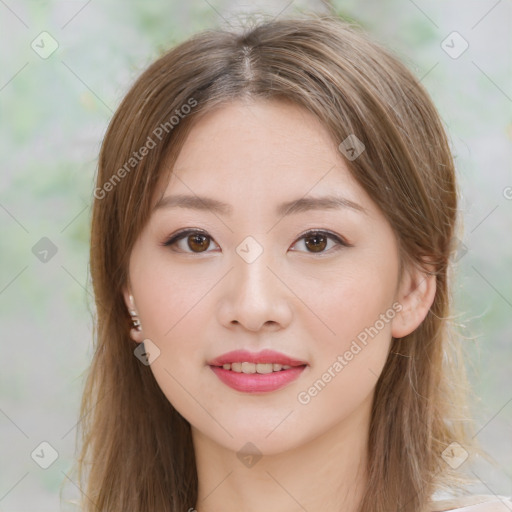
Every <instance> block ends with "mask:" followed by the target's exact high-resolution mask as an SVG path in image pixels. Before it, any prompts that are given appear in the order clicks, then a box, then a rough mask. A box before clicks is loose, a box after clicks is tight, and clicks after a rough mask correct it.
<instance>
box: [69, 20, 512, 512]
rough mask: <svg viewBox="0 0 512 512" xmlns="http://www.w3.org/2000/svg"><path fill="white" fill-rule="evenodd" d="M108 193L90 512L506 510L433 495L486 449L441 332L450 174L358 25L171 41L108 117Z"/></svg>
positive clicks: (399, 74)
mask: <svg viewBox="0 0 512 512" xmlns="http://www.w3.org/2000/svg"><path fill="white" fill-rule="evenodd" d="M94 196H95V201H94V207H93V216H92V231H91V255H90V256H91V275H92V282H93V286H94V294H95V300H96V306H97V319H96V322H97V323H96V342H97V345H96V352H95V354H94V358H93V361H92V365H91V368H90V371H89V375H88V380H87V383H86V389H85V391H84V395H83V402H82V417H83V421H82V423H81V429H82V436H83V439H82V441H83V445H82V452H81V455H80V458H79V475H80V480H81V481H82V489H83V492H84V494H85V496H86V498H84V501H83V509H84V510H86V511H89V510H91V511H92V510H102V511H103V510H105V511H107V510H108V511H109V512H113V511H121V510H122V511H128V510H133V511H138V512H146V511H147V512H149V511H155V510H159V511H173V512H176V511H185V510H188V511H190V512H191V511H193V510H197V511H198V512H212V511H217V510H223V511H224V512H229V511H231V510H235V509H236V510H245V511H251V512H252V511H259V510H265V511H267V512H268V511H270V512H273V511H276V512H277V511H282V510H293V511H295V510H297V511H299V510H308V511H313V510H320V509H321V510H330V511H335V510H343V511H344V512H356V511H358V512H370V511H371V512H391V511H397V512H398V511H412V510H414V511H430V512H432V511H441V510H464V512H473V511H477V510H478V511H494V510H509V509H510V508H511V505H512V502H510V501H507V498H505V497H494V496H483V497H480V496H476V497H466V498H457V499H455V500H452V501H438V500H437V499H436V497H438V494H437V493H438V492H442V491H453V492H454V493H460V490H463V488H464V487H463V486H464V484H465V483H466V482H467V480H466V479H465V478H464V476H465V475H464V474H463V471H464V470H465V468H466V467H468V465H469V463H470V462H471V460H472V458H473V456H474V454H476V453H479V452H481V450H480V449H479V448H478V447H477V446H476V444H475V441H474V439H473V435H474V430H473V429H472V426H471V424H469V423H468V421H467V416H468V412H467V405H466V403H465V382H466V381H465V374H464V367H463V361H462V360H461V352H460V347H459V346H458V343H459V342H458V340H457V338H456V337H455V336H454V335H453V334H452V328H451V325H450V322H449V316H450V301H451V289H450V263H451V261H452V255H453V253H454V251H455V250H456V246H455V245H456V244H455V243H454V240H455V239H456V238H455V235H456V227H457V185H456V181H455V174H454V164H453V160H452V156H451V154H450V150H449V146H448V143H447V139H446V135H445V132H444V130H443V127H442V124H441V122H440V119H439V116H438V114H437V112H436V110H435V108H434V106H433V105H432V102H431V100H430V99H429V96H428V94H427V93H426V91H425V90H424V88H423V87H422V86H421V85H420V84H419V83H418V82H417V81H416V80H415V78H414V76H413V75H412V74H411V73H410V72H409V71H408V70H407V69H406V68H405V67H404V66H403V65H402V64H401V63H400V62H399V61H398V60H397V59H396V58H395V57H394V56H393V55H391V54H390V53H389V52H388V51H386V50H384V49H383V48H381V47H380V46H379V45H377V44H376V43H374V42H372V41H371V40H370V39H369V38H368V37H367V36H366V35H364V34H363V33H361V32H360V31H359V30H358V29H357V27H354V26H351V25H349V24H347V23H345V22H342V21H340V20H339V19H336V18H333V17H327V16H322V17H320V16H313V15H309V16H303V17H301V18H293V19H279V20H276V21H270V22H261V23H259V24H258V25H257V26H255V27H253V28H251V29H250V30H247V31H246V32H245V33H243V34H238V33H232V32H227V31H221V30H211V31H206V32H203V33H201V34H198V35H196V36H194V37H192V38H191V39H189V40H188V41H186V42H184V43H182V44H180V45H179V46H177V47H176V48H174V49H172V50H171V51H169V52H168V53H167V54H165V55H163V56H162V57H161V58H159V59H158V60H157V61H156V62H155V63H153V64H152V65H151V66H150V67H149V68H148V69H147V70H146V71H145V72H144V73H143V74H142V75H141V77H140V78H139V79H138V80H137V82H136V83H135V84H134V85H133V87H132V88H131V89H130V91H129V92H128V94H127V95H126V97H125V98H124V100H123V101H122V103H121V105H120V106H119V108H118V110H117V112H116V114H115V115H114V117H113V119H112V121H111V123H110V126H109V128H108V131H107V133H106V136H105V139H104V141H103V145H102V149H101V153H100V160H99V170H98V177H97V185H96V189H95V191H94ZM129 321H131V329H130V327H129ZM84 477H86V478H85V479H86V482H83V480H84ZM471 503H477V505H471ZM478 503H479V504H478ZM500 507H501V508H500ZM504 507H507V508H504Z"/></svg>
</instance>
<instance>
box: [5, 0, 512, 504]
mask: <svg viewBox="0 0 512 512" xmlns="http://www.w3.org/2000/svg"><path fill="white" fill-rule="evenodd" d="M308 10H312V11H316V12H328V11H333V12H337V13H339V14H340V15H341V16H343V17H346V18H349V19H351V20H354V21H356V22H358V23H360V24H361V25H362V26H363V27H365V28H366V29H368V30H369V31H370V33H371V34H372V35H373V37H374V38H375V39H377V40H379V41H380V42H382V43H383V44H384V45H385V46H387V47H388V48H390V49H391V50H393V51H394V52H395V53H396V54H397V55H398V56H399V57H400V58H401V59H402V60H403V61H404V62H405V63H406V64H407V65H408V66H409V67H410V68H411V69H412V70H413V72H414V73H415V75H416V76H417V77H418V79H420V80H421V81H422V83H423V84H424V85H425V87H426V88H427V89H428V91H429V92H430V94H431V96H432V98H433V100H434V102H435V104H436V106H437V107H438V109H439V112H440V114H441V116H442V118H443V120H444V122H445V125H446V128H447V130H448V133H449V136H450V140H451V144H452V148H453V152H454V155H455V158H456V163H457V169H458V174H459V179H460V187H461V212H462V214H463V216H464V225H465V231H464V233H463V234H462V235H461V236H460V238H461V245H460V251H459V260H458V263H457V286H456V290H455V293H456V308H457V312H456V315H457V316H456V319H457V321H458V322H460V324H462V325H463V326H464V327H463V332H464V334H465V336H466V337H467V340H466V341H465V344H466V345H467V347H468V352H469V353H470V354H471V361H472V366H471V368H470V380H471V383H472V385H473V390H474V396H475V397H476V399H477V400H478V407H477V410H476V411H475V421H476V424H477V426H478V428H479V432H478V438H479V440H480V442H481V443H482V445H483V447H484V448H485V449H486V450H487V451H488V452H489V453H490V455H491V456H492V457H493V458H494V459H495V461H496V465H494V466H493V465H491V464H489V463H487V462H485V461H481V462H480V463H479V464H477V465H476V466H475V467H474V468H473V469H472V471H473V474H474V476H475V478H477V479H478V481H479V484H478V485H477V486H476V487H475V492H482V493H485V494H491V493H497V494H506V495H512V385H511V372H510V365H511V363H512V320H511V319H512V272H511V269H512V237H511V234H512V166H511V162H512V150H511V140H512V79H511V77H512V39H511V35H510V34H511V33H512V30H511V29H512V6H511V4H510V3H507V2H501V1H499V0H498V1H495V0H491V1H487V0H485V1H483V0H482V1H468V0H454V1H451V2H445V1H439V0H438V1H430V2H426V1H423V2H420V1H419V0H418V1H412V0H389V1H387V2H378V1H359V2H356V1H355V0H349V1H333V2H325V1H324V2H321V1H316V2H315V1H309V2H308V1H299V0H297V1H295V2H293V1H292V2H290V0H286V1H273V2H228V1H224V0H215V1H213V0H212V1H206V0H193V1H190V2H178V1H169V0H167V1H164V0H152V1H148V2H143V1H134V2H130V3H128V2H121V1H120V0H110V1H108V2H107V1H104V2H100V1H98V0H88V1H87V0H80V1H78V0H67V1H38V0H24V1H14V0H5V1H3V0H1V1H0V43H1V45H2V53H1V63H2V65H1V66H0V151H1V153H0V154H1V158H2V170H1V172H0V176H1V179H0V223H1V226H2V236H1V237H0V254H1V258H2V259H1V265H0V318H1V325H2V332H3V340H2V347H3V353H4V357H2V358H1V360H0V439H1V442H0V461H1V463H0V511H8V512H21V511H32V510H38V511H39V512H46V511H50V510H51V511H55V510H57V509H59V510H60V509H63V510H68V509H69V510H72V509H73V508H72V507H71V506H70V505H67V504H62V505H61V504H60V503H59V488H60V485H61V483H62V482H63V481H65V482H66V484H67V485H66V488H67V490H66V491H65V493H64V498H65V499H76V498H77V497H78V495H79V490H78V488H77V487H76V485H75V483H74V482H73V481H71V480H68V475H69V471H70V469H71V465H72V463H73V459H74V456H75V453H74V450H75V445H74V441H75V433H76V424H77V422H78V421H79V418H78V405H79V400H80V395H81V391H82V385H83V372H84V371H85V370H86V369H87V365H88V362H89V360H90V357H91V354H92V322H91V314H90V312H91V310H92V309H93V305H92V295H91V286H90V282H89V270H88V250H89V247H88V243H89V233H88V229H89V219H90V206H91V202H92V192H93V189H94V177H95V172H96V165H97V155H98V151H99V147H100V143H101V140H102V137H103V135H104V132H105V130H106V127H107V124H108V122H109V119H110V118H111V116H112V114H113V112H114V111H115V109H116V108H117V106H118V104H119V102H120V100H121V98H122V97H123V95H124V94H125V93H126V92H127V90H128V88H129V86H130V85H131V84H132V83H133V81H134V79H135V78H136V77H137V76H138V75H139V74H140V72H141V71H142V70H143V69H144V68H145V67H146V66H147V65H149V64H150V62H152V61H153V60H154V59H155V58H156V57H158V56H159V55H160V53H161V52H163V51H164V50H166V49H168V48H169V47H171V46H173V45H174V44H176V43H178V42H180V41H182V40H184V39H185V38H187V37H188V36H189V35H192V34H193V33H195V32H197V31H199V30H202V29H205V28H210V27H217V26H225V25H227V23H228V22H230V23H236V20H237V19H240V16H241V15H242V14H243V13H258V14H260V15H262V14H263V15H266V16H267V17H269V16H271V17H275V16H289V15H292V14H294V13H296V12H304V11H308ZM454 31H455V32H457V33H458V35H453V32H454ZM454 38H455V39H454ZM443 41H444V42H443ZM466 45H468V47H467V49H465V51H463V52H462V50H463V49H464V48H465V46H466ZM458 53H460V55H458ZM42 442H47V443H49V445H50V446H48V445H41V443H42ZM52 450H55V453H54V452H53V451H52ZM43 453H44V457H43V455H42V454H43ZM38 454H39V456H38ZM52 456H53V458H54V457H57V458H56V460H55V461H54V462H53V463H52V464H51V465H50V466H49V467H48V468H47V469H44V468H42V467H41V464H43V465H44V464H47V463H49V462H50V461H51V459H52ZM73 510H74V509H73Z"/></svg>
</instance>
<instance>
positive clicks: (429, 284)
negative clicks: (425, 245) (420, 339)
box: [391, 266, 436, 338]
mask: <svg viewBox="0 0 512 512" xmlns="http://www.w3.org/2000/svg"><path fill="white" fill-rule="evenodd" d="M433 271H434V268H433V267H432V266H430V267H429V268H428V273H427V272H425V271H424V270H422V269H420V268H418V267H414V268H408V269H406V270H404V274H403V276H402V279H401V282H400V284H399V286H398V291H397V295H396V300H397V301H398V302H399V304H400V305H401V306H402V309H401V310H400V311H399V312H398V313H397V315H395V317H394V318H393V321H392V322H391V324H392V325H391V335H392V336H393V337H394V338H403V337H404V336H407V335H408V334H410V333H411V332H413V331H414V330H415V329H416V328H417V327H418V326H419V325H420V324H421V322H423V320H424V319H425V317H426V316H427V313H428V311H429V309H430V307H431V306H432V303H433V302H434V297H435V295H436V276H435V274H434V272H433Z"/></svg>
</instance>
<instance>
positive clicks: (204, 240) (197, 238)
mask: <svg viewBox="0 0 512 512" xmlns="http://www.w3.org/2000/svg"><path fill="white" fill-rule="evenodd" d="M187 242H188V246H189V247H190V248H191V249H192V250H193V251H194V252H203V251H205V250H206V249H208V247H209V245H210V241H209V239H208V237H207V236H206V235H201V234H197V233H194V234H192V235H189V236H188V237H187ZM195 247H196V248H197V249H198V250H197V251H196V250H195V249H194V248H195Z"/></svg>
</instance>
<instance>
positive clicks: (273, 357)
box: [208, 349, 308, 375]
mask: <svg viewBox="0 0 512 512" xmlns="http://www.w3.org/2000/svg"><path fill="white" fill-rule="evenodd" d="M243 362H247V363H277V364H281V365H288V366H304V365H306V366H308V363H307V362H306V361H300V360H298V359H294V358H292V357H289V356H287V355H286V354H282V353H281V352H276V351H275V350H268V349H267V350H262V351H260V352H249V351H248V350H233V351H232V352H227V353H225V354H222V355H221V356H219V357H216V358H215V359H212V360H211V361H210V362H209V363H208V365H209V366H213V367H215V366H222V365H223V364H227V363H230V364H231V363H243ZM261 375H263V374H261ZM267 375H271V374H267Z"/></svg>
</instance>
